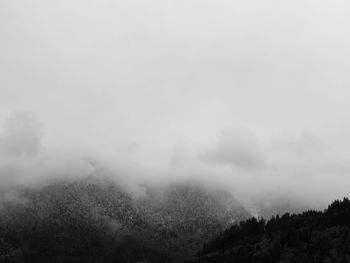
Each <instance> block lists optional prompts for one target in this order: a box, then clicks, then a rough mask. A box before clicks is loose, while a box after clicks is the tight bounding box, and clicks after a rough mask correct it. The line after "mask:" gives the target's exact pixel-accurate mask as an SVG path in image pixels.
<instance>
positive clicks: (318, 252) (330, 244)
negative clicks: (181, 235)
mask: <svg viewBox="0 0 350 263" xmlns="http://www.w3.org/2000/svg"><path fill="white" fill-rule="evenodd" d="M192 262H196V263H204V262H206V263H207V262H208V263H209V262H221V263H225V262H239V263H245V262H247V263H248V262H249V263H250V262H315V263H316V262H318V263H319V262H341V263H343V262H350V201H349V199H347V198H345V199H344V200H342V201H339V200H337V201H334V202H333V203H332V204H331V205H330V206H329V207H328V208H327V209H326V210H325V211H324V212H320V211H307V212H304V213H301V214H292V215H290V214H288V213H287V214H284V215H283V216H282V217H279V216H276V217H272V218H271V219H270V220H269V221H267V222H266V221H265V220H264V219H259V220H257V219H255V218H251V219H249V220H246V221H242V222H241V223H240V224H238V225H234V226H232V227H231V228H229V229H227V230H226V231H224V232H222V233H221V234H220V235H218V236H217V237H216V238H214V239H213V240H212V241H210V242H208V243H206V244H205V245H204V246H203V249H202V251H201V252H200V253H199V256H198V258H197V259H196V260H194V261H192Z"/></svg>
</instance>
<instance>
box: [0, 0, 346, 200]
mask: <svg viewBox="0 0 350 263" xmlns="http://www.w3.org/2000/svg"><path fill="white" fill-rule="evenodd" d="M349 13H350V3H349V2H348V1H345V0H344V1H338V0H332V1H324V0H314V1H311V0H302V1H301V0H296V1H278V0H274V1H272V0H266V1H261V0H247V1H232V0H230V1H228V0H227V1H226V0H219V1H218V0H215V1H214V0H210V1H209V0H177V1H166V0H150V1H142V0H139V1H137V0H119V1H107V0H103V1H97V0H94V1H92V0H61V1H47V0H32V1H13V0H0V124H1V126H2V128H1V132H0V134H1V137H0V155H1V156H2V161H1V162H0V172H1V171H3V172H2V173H3V176H5V175H4V174H5V173H6V172H5V171H8V167H9V162H11V161H9V160H16V165H17V166H19V163H21V162H28V160H27V159H28V158H29V159H30V158H34V157H35V156H37V155H40V154H42V153H43V152H45V156H46V154H47V152H50V154H51V155H52V154H53V152H60V155H67V153H68V152H73V151H75V152H76V151H79V152H80V153H84V154H82V155H84V156H86V155H89V156H95V157H96V158H99V159H101V160H102V159H103V160H108V162H110V163H114V164H115V165H117V166H127V167H129V168H130V167H132V168H134V170H135V171H137V173H138V174H140V176H147V174H149V173H150V171H152V173H159V174H162V176H183V175H185V174H197V175H198V174H201V175H202V176H205V177H206V178H208V177H210V178H218V177H219V176H221V177H222V178H225V180H230V179H232V180H231V181H230V182H232V184H235V185H236V186H242V187H238V188H240V190H241V191H245V190H246V188H247V187H248V186H249V187H251V188H252V189H254V190H256V189H260V188H259V187H262V188H264V187H265V188H266V189H274V190H276V189H279V190H281V189H283V190H281V191H284V190H285V189H289V190H291V191H292V190H293V191H296V192H298V191H300V192H301V193H304V194H305V195H307V194H310V193H313V194H314V195H313V196H316V197H317V196H320V195H324V194H326V195H327V196H328V197H329V198H334V197H339V196H342V195H349V194H350V193H349V192H350V190H349V189H350V149H349V147H350V133H349V132H350V118H349V114H350V103H349V99H350V89H349V87H350V74H349V72H350V31H349V28H350V16H349ZM54 155H57V153H55V154H54ZM23 156H27V157H23ZM74 156H75V157H74V158H75V159H79V157H77V156H76V155H74ZM18 158H20V161H18V160H19V159H18ZM41 158H44V159H45V158H46V159H47V157H41ZM46 159H45V160H46ZM3 160H7V161H6V162H5V161H3ZM40 160H41V163H42V162H43V161H42V159H40ZM63 163H64V162H63ZM5 164H6V165H5ZM56 165H58V164H56ZM79 165H80V164H79ZM79 165H78V166H79ZM4 167H5V168H4ZM55 167H56V166H55ZM79 167H80V166H79ZM33 169H34V168H33ZM45 171H46V170H45ZM79 171H80V170H79ZM83 171H85V170H84V169H83ZM142 171H144V175H142V174H143V172H142ZM146 171H148V172H146ZM41 172H42V171H41ZM13 173H15V172H13ZM33 173H35V172H33ZM7 174H8V173H7ZM7 176H8V175H7ZM213 180H214V179H213ZM243 186H244V187H243ZM242 189H244V190H242Z"/></svg>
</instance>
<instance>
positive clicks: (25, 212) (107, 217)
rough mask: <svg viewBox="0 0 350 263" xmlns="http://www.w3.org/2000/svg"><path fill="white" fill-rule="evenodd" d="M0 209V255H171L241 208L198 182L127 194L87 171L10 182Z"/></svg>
mask: <svg viewBox="0 0 350 263" xmlns="http://www.w3.org/2000/svg"><path fill="white" fill-rule="evenodd" d="M16 193H17V194H16V196H17V198H16V199H15V201H13V200H10V201H9V200H7V201H6V200H4V198H3V201H2V202H1V209H0V246H1V247H0V262H7V261H8V260H10V262H12V261H13V262H140V261H145V262H178V261H181V260H182V259H184V258H191V257H193V255H194V253H195V251H197V250H198V249H199V248H200V244H202V243H203V242H205V241H206V240H208V238H210V237H211V236H212V234H214V233H218V232H220V231H222V230H223V229H224V228H226V227H227V226H229V225H230V224H231V223H232V222H234V221H237V220H241V219H244V218H247V216H248V214H247V213H246V211H245V210H244V209H243V208H242V206H240V205H239V203H238V202H237V201H236V200H235V199H234V198H233V197H232V196H231V195H229V194H228V193H225V192H223V191H218V190H216V191H214V190H210V189H206V188H204V187H202V186H199V185H194V184H192V185H186V184H172V185H169V186H164V187H162V188H156V189H155V188H152V187H147V191H146V194H145V196H142V197H134V196H133V195H131V194H130V193H128V192H127V191H125V190H124V189H123V188H122V187H120V186H118V185H117V184H115V183H113V182H112V181H108V180H99V179H98V180H97V179H96V178H91V177H90V178H86V179H82V180H77V181H73V182H67V181H65V182H63V181H62V182H56V183H51V184H49V185H47V186H45V187H43V188H41V189H39V190H33V189H23V188H22V189H17V190H16Z"/></svg>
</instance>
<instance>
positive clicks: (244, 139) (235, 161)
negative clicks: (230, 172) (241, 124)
mask: <svg viewBox="0 0 350 263" xmlns="http://www.w3.org/2000/svg"><path fill="white" fill-rule="evenodd" d="M202 159H203V160H209V161H211V162H214V163H219V164H229V165H233V166H236V167H238V168H244V169H256V168H262V167H263V166H264V165H265V162H266V156H265V153H264V150H263V148H262V146H261V145H260V143H259V141H258V140H257V138H256V137H255V136H254V135H253V134H252V133H251V132H249V131H247V130H241V129H230V130H225V131H224V132H223V133H222V134H221V136H220V137H219V139H218V141H217V143H216V145H215V146H214V147H213V148H212V149H209V150H208V151H207V152H206V153H204V154H202Z"/></svg>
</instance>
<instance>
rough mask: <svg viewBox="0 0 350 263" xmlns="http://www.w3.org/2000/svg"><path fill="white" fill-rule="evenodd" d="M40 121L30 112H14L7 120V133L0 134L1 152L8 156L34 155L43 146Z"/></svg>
mask: <svg viewBox="0 0 350 263" xmlns="http://www.w3.org/2000/svg"><path fill="white" fill-rule="evenodd" d="M40 139H41V134H40V128H39V124H38V122H37V121H36V120H35V118H34V116H33V115H32V114H30V113H28V112H16V113H13V114H12V115H11V116H10V118H9V119H8V120H7V122H6V127H5V134H4V135H2V136H0V153H1V155H6V156H23V155H26V156H33V155H36V154H38V152H39V151H40V147H41V142H40Z"/></svg>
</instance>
